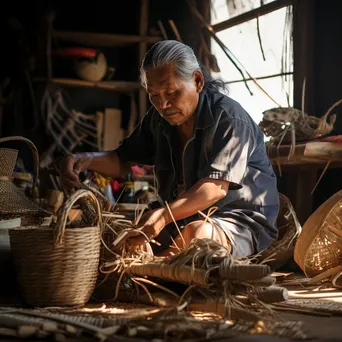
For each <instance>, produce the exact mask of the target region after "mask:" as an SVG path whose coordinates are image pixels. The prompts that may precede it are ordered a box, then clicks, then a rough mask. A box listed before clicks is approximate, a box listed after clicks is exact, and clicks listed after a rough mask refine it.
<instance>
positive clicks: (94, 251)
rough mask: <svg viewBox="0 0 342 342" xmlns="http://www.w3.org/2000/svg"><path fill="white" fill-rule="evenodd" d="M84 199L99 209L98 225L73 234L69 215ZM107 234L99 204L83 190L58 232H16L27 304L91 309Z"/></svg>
mask: <svg viewBox="0 0 342 342" xmlns="http://www.w3.org/2000/svg"><path fill="white" fill-rule="evenodd" d="M82 198H87V199H88V200H90V201H91V202H92V203H93V206H94V209H95V210H96V211H97V214H98V216H97V225H96V226H92V227H79V228H78V227H77V228H75V227H73V228H67V227H66V223H67V219H68V214H69V211H70V209H71V208H72V206H73V205H74V204H75V202H76V201H77V200H79V199H82ZM101 233H102V215H101V210H100V207H99V203H98V200H97V199H96V197H95V196H94V195H93V193H92V192H91V191H88V190H83V189H82V190H77V191H76V192H75V193H73V194H72V195H71V196H70V197H69V198H68V199H67V200H66V202H65V204H64V205H63V207H62V208H61V211H60V212H59V216H58V219H57V222H56V224H55V225H54V226H53V227H43V226H40V227H39V226H33V227H20V228H15V229H10V231H9V234H10V243H11V250H12V254H13V259H14V264H15V270H16V276H17V279H18V283H19V286H20V289H21V291H22V295H23V298H24V300H25V302H26V303H27V304H28V305H31V306H73V305H83V304H85V303H86V302H87V301H88V300H89V298H90V296H91V294H92V292H93V290H94V287H95V284H96V280H97V276H98V266H99V258H100V246H101Z"/></svg>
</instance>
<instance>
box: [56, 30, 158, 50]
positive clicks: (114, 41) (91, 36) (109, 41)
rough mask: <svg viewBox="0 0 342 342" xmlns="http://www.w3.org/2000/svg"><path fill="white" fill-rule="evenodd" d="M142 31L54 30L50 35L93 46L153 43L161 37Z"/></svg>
mask: <svg viewBox="0 0 342 342" xmlns="http://www.w3.org/2000/svg"><path fill="white" fill-rule="evenodd" d="M144 32H145V33H144V34H142V35H139V36H134V35H124V34H110V33H95V32H79V31H54V32H53V33H52V36H53V38H55V39H61V40H64V41H66V42H69V43H74V44H81V45H85V46H94V47H95V46H96V47H112V46H123V45H129V44H137V43H141V42H143V43H145V44H147V43H150V44H153V43H156V42H158V41H159V40H161V37H153V36H146V33H147V30H145V31H144Z"/></svg>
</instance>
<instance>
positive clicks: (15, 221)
mask: <svg viewBox="0 0 342 342" xmlns="http://www.w3.org/2000/svg"><path fill="white" fill-rule="evenodd" d="M8 141H23V142H25V143H27V144H28V145H29V147H30V148H31V151H32V154H33V159H34V164H35V170H34V178H33V185H32V192H31V198H29V197H28V196H26V195H25V193H24V192H23V191H22V190H20V189H19V188H18V187H17V186H15V184H14V183H13V182H12V176H13V171H14V168H15V164H16V161H17V157H18V150H15V149H11V148H3V147H0V161H1V162H0V277H1V283H0V287H1V288H2V289H3V290H6V291H8V290H10V291H14V288H15V278H14V273H13V265H12V263H13V260H12V258H11V250H10V242H9V236H8V230H9V228H13V227H18V226H26V225H29V224H41V223H42V222H43V221H44V219H45V218H50V217H51V215H52V214H51V213H50V212H49V211H47V210H45V209H43V208H41V207H40V206H39V205H37V204H36V203H35V202H34V201H33V193H34V190H35V187H36V183H37V179H38V170H39V162H38V151H37V149H36V147H35V145H34V144H33V143H32V142H31V141H30V140H28V139H26V138H24V137H17V136H13V137H5V138H0V143H5V142H8Z"/></svg>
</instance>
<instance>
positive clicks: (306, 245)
mask: <svg viewBox="0 0 342 342" xmlns="http://www.w3.org/2000/svg"><path fill="white" fill-rule="evenodd" d="M294 258H295V261H296V262H297V264H298V265H299V266H300V268H301V269H302V270H303V272H304V273H305V274H306V276H307V277H314V276H316V275H318V274H321V273H323V272H325V271H327V270H329V269H332V268H333V267H335V266H338V265H341V260H342V191H339V192H337V193H336V194H334V195H333V196H331V197H330V198H329V199H328V200H327V201H325V202H324V203H323V204H322V205H321V206H320V207H319V208H318V209H317V210H316V211H315V212H314V213H313V214H312V215H311V216H310V217H309V218H308V220H307V221H306V222H305V224H304V226H303V230H302V232H301V234H300V235H299V238H298V241H297V244H296V247H295V252H294Z"/></svg>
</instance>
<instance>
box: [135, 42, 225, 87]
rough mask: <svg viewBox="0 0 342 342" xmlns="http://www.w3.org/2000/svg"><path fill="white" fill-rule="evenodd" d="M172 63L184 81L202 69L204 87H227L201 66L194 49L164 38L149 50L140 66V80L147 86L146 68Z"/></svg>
mask: <svg viewBox="0 0 342 342" xmlns="http://www.w3.org/2000/svg"><path fill="white" fill-rule="evenodd" d="M170 64H171V65H172V66H173V70H174V72H175V73H176V75H178V76H179V77H180V78H182V79H183V80H184V81H190V80H191V78H192V76H193V74H194V72H195V71H196V70H200V71H201V72H202V74H203V76H204V87H205V88H215V89H217V90H219V89H225V90H226V89H227V88H226V85H225V84H224V82H223V81H221V80H216V79H214V78H213V77H212V76H211V75H210V74H209V73H208V72H206V70H205V69H204V68H202V67H201V65H200V63H199V62H198V60H197V57H196V55H195V53H194V51H193V49H192V48H191V47H190V46H188V45H185V44H183V43H181V42H179V41H177V40H162V41H160V42H158V43H156V44H154V45H153V46H152V47H151V49H150V50H149V51H147V53H146V55H145V57H144V59H143V61H142V63H141V67H140V82H141V85H142V86H143V87H144V88H146V70H147V69H159V68H162V67H163V66H165V65H170Z"/></svg>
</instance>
